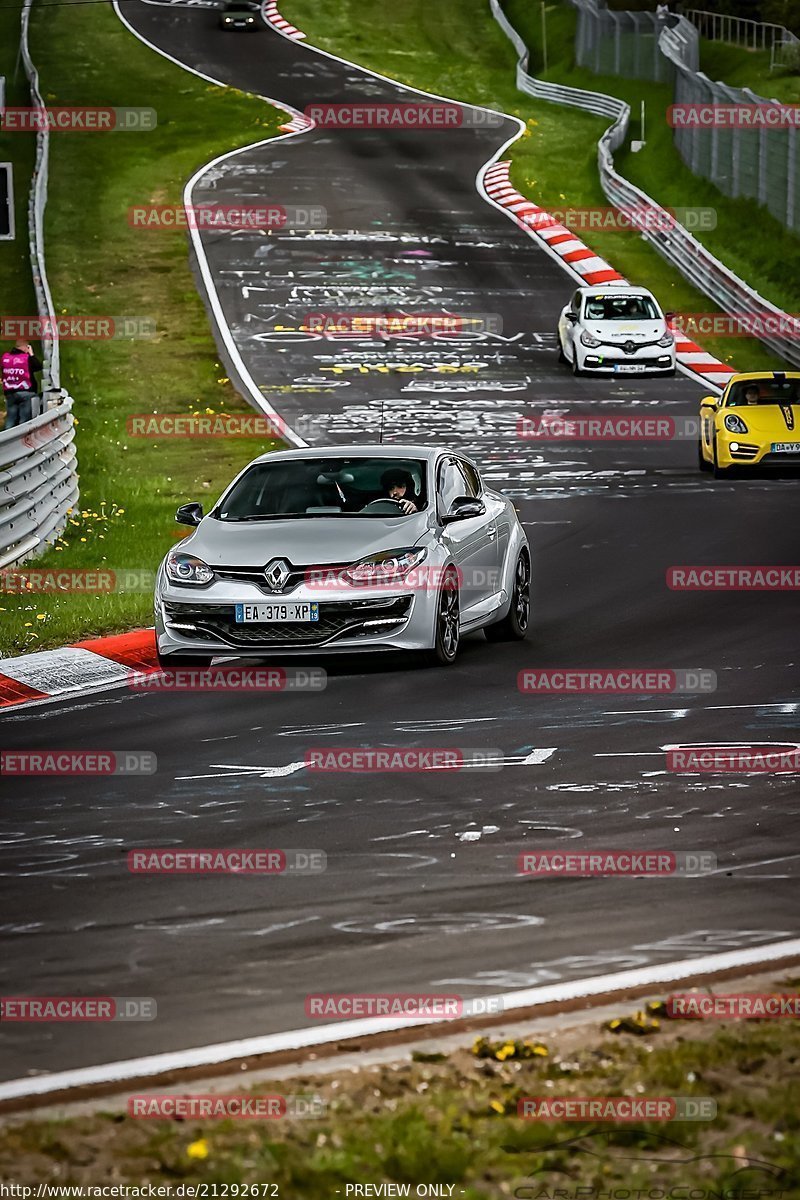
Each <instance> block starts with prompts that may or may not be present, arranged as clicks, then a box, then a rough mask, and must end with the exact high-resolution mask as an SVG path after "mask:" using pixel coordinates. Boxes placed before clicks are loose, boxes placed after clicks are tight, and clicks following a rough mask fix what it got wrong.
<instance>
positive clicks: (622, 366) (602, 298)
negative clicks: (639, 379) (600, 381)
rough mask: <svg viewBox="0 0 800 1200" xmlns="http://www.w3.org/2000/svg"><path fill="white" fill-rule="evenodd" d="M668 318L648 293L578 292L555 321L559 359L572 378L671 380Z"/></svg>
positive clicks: (617, 289)
mask: <svg viewBox="0 0 800 1200" xmlns="http://www.w3.org/2000/svg"><path fill="white" fill-rule="evenodd" d="M671 315H672V314H668V316H671ZM667 319H668V317H667V316H665V315H664V313H663V312H662V311H661V307H660V305H659V303H658V301H657V300H656V298H655V296H654V295H653V293H652V292H648V290H647V288H642V287H633V286H632V285H630V284H626V285H624V286H622V285H616V286H613V285H611V286H607V287H601V288H597V287H593V288H592V287H581V288H578V290H577V291H576V292H575V294H574V296H573V297H572V299H571V300H570V302H569V304H565V305H564V308H563V309H562V310H561V316H560V317H559V319H558V332H557V337H558V357H559V360H560V361H561V362H568V363H570V364H571V366H572V371H573V374H575V375H590V374H597V375H647V374H650V373H653V374H656V375H674V374H675V337H674V335H673V333H672V331H671V330H670V328H669V325H668V323H667Z"/></svg>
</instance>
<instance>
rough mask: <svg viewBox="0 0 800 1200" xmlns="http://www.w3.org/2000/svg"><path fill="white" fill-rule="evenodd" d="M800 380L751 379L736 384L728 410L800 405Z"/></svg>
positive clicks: (729, 398) (732, 390)
mask: <svg viewBox="0 0 800 1200" xmlns="http://www.w3.org/2000/svg"><path fill="white" fill-rule="evenodd" d="M798 384H800V379H784V380H777V379H751V380H749V381H748V380H743V381H742V382H741V383H734V384H733V385H732V387H731V390H730V394H729V396H728V402H727V405H726V407H727V408H745V407H746V406H747V405H749V404H798V403H800V398H799V396H798Z"/></svg>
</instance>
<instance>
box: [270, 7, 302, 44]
mask: <svg viewBox="0 0 800 1200" xmlns="http://www.w3.org/2000/svg"><path fill="white" fill-rule="evenodd" d="M262 12H263V15H264V20H265V21H266V22H267V24H268V25H274V26H275V28H276V29H278V30H280V32H281V33H282V34H283V36H284V37H288V38H291V39H292V41H294V42H299V41H300V39H301V38H304V37H305V36H306V35H305V34H304V33H301V31H300V30H299V29H295V27H294V25H292V24H291V23H290V22H289V21H287V20H286V19H285V18H284V17H282V16H281V14H280V13H279V12H278V0H266V3H265V4H264V7H263V9H262Z"/></svg>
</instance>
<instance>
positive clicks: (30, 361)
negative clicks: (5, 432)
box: [0, 338, 42, 429]
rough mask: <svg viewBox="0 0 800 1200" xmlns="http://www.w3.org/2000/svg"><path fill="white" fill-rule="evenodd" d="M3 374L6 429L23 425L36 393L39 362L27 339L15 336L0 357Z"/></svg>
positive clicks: (28, 415)
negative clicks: (12, 342) (10, 347)
mask: <svg viewBox="0 0 800 1200" xmlns="http://www.w3.org/2000/svg"><path fill="white" fill-rule="evenodd" d="M0 362H1V364H2V367H1V369H2V375H3V396H4V397H5V402H6V425H5V427H6V429H11V428H12V427H13V426H14V425H24V423H25V422H26V421H30V419H31V417H32V416H33V401H34V400H35V399H36V397H37V395H38V388H37V386H36V374H37V372H39V371H41V370H42V364H41V362H40V361H39V359H38V358H37V357H36V355H35V354H34V353H33V346H32V345H31V344H30V342H26V341H23V340H22V339H21V338H18V339H17V341H16V342H15V343H14V349H13V350H6V352H5V354H4V355H3V357H2V360H0Z"/></svg>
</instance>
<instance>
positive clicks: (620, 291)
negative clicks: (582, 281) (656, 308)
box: [578, 283, 655, 300]
mask: <svg viewBox="0 0 800 1200" xmlns="http://www.w3.org/2000/svg"><path fill="white" fill-rule="evenodd" d="M578 291H579V292H583V294H584V295H585V296H653V293H652V292H651V291H650V289H649V288H646V287H637V286H636V285H635V284H633V283H617V284H600V286H599V287H588V286H586V285H584V286H583V287H579V288H578ZM653 299H654V300H655V296H653Z"/></svg>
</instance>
